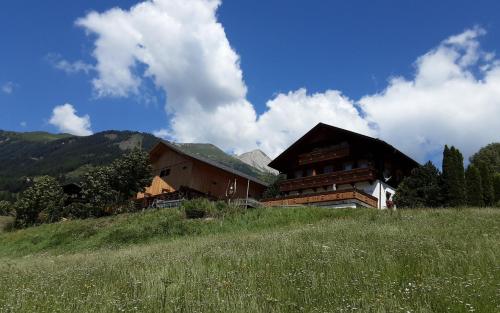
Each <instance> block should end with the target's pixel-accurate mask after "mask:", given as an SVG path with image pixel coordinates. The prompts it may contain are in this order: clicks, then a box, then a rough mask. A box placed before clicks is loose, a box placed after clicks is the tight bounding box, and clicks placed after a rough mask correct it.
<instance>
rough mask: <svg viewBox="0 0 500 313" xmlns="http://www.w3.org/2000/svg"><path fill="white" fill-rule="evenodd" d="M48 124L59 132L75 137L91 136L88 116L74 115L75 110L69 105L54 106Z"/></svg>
mask: <svg viewBox="0 0 500 313" xmlns="http://www.w3.org/2000/svg"><path fill="white" fill-rule="evenodd" d="M49 123H50V124H51V125H54V126H55V127H57V129H58V130H59V131H60V132H63V133H69V134H72V135H76V136H89V135H92V130H91V129H90V117H89V116H88V115H84V116H78V115H76V110H75V108H74V107H73V106H72V105H71V104H69V103H66V104H63V105H59V106H56V107H55V108H54V110H52V116H51V117H50V120H49Z"/></svg>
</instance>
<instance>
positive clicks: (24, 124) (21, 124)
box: [19, 121, 28, 127]
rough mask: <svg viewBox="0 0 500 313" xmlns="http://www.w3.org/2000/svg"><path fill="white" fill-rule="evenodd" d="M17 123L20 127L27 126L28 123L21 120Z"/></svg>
mask: <svg viewBox="0 0 500 313" xmlns="http://www.w3.org/2000/svg"><path fill="white" fill-rule="evenodd" d="M19 125H20V126H21V127H26V126H28V123H26V122H25V121H22V122H21V123H19Z"/></svg>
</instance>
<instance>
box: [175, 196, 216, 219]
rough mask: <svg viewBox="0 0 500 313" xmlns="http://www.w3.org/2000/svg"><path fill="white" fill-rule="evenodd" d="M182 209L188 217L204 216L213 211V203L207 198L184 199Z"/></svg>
mask: <svg viewBox="0 0 500 313" xmlns="http://www.w3.org/2000/svg"><path fill="white" fill-rule="evenodd" d="M182 209H183V210H184V213H185V214H186V217H187V218H203V217H205V216H207V215H208V213H209V212H211V211H213V203H212V202H210V201H209V200H208V199H205V198H197V199H193V200H188V201H184V202H183V203H182Z"/></svg>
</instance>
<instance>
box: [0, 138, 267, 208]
mask: <svg viewBox="0 0 500 313" xmlns="http://www.w3.org/2000/svg"><path fill="white" fill-rule="evenodd" d="M158 140H159V139H158V138H156V137H155V136H153V135H151V134H148V133H139V132H132V131H105V132H100V133H96V134H94V135H91V136H86V137H78V136H72V135H68V134H50V133H45V132H28V133H17V132H7V131H1V130H0V164H2V166H1V167H0V199H1V198H8V195H6V193H16V192H19V191H20V190H22V189H23V188H24V187H25V185H26V179H27V178H30V177H33V176H38V175H51V176H54V177H57V178H58V179H59V180H60V181H61V182H69V181H77V180H78V179H79V177H80V176H81V175H82V174H83V173H84V172H85V170H86V169H88V167H91V166H99V165H104V164H109V163H110V162H111V161H113V160H114V159H115V158H117V157H119V156H120V155H122V154H123V153H126V152H127V151H128V150H129V149H132V148H134V147H142V148H143V149H145V150H149V149H151V148H152V147H153V145H155V144H156V143H157V142H158ZM179 147H180V148H181V149H183V150H186V151H188V152H192V153H196V154H200V155H202V156H205V157H207V158H210V159H212V160H214V161H216V162H220V163H222V164H224V165H226V166H229V167H232V168H235V169H237V170H239V171H241V172H244V173H246V174H248V175H251V176H254V177H256V178H259V179H262V180H265V181H270V180H271V181H272V179H273V177H274V176H272V175H269V174H268V173H265V172H262V171H260V170H258V169H256V168H253V167H252V166H250V165H248V164H245V163H243V162H241V161H240V160H238V159H236V158H235V157H233V156H230V155H228V154H226V153H225V152H224V151H222V150H220V149H219V148H217V147H215V146H213V145H210V144H196V143H193V144H179ZM2 193H3V196H2Z"/></svg>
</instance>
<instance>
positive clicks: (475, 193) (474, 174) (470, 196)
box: [465, 164, 484, 206]
mask: <svg viewBox="0 0 500 313" xmlns="http://www.w3.org/2000/svg"><path fill="white" fill-rule="evenodd" d="M465 180H466V196H467V205H469V206H483V205H484V200H483V187H482V183H481V174H480V173H479V170H478V169H477V167H476V166H474V164H470V165H469V166H468V167H467V170H466V171H465Z"/></svg>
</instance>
